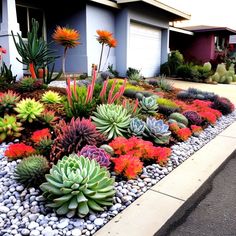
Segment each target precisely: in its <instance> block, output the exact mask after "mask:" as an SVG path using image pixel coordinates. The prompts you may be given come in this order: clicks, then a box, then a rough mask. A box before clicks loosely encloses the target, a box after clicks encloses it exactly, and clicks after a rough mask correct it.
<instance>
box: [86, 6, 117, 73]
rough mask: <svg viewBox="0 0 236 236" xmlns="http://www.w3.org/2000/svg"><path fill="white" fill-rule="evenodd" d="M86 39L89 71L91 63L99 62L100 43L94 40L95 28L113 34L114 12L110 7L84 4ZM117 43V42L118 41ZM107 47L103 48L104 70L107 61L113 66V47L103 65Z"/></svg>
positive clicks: (89, 70)
mask: <svg viewBox="0 0 236 236" xmlns="http://www.w3.org/2000/svg"><path fill="white" fill-rule="evenodd" d="M86 22H87V24H86V31H87V32H86V39H87V56H88V73H89V74H90V73H91V66H92V64H93V63H94V64H97V65H98V64H99V58H100V53H101V44H99V43H98V41H97V40H96V35H97V34H96V30H108V31H110V32H112V33H114V37H116V35H115V14H114V13H113V11H112V9H111V8H109V9H108V8H101V6H95V5H87V6H86ZM118 43H119V42H118ZM107 52H108V47H105V48H104V53H103V60H102V63H101V70H103V68H104V69H105V70H106V68H107V65H108V63H109V64H113V65H114V66H113V67H115V65H116V60H115V49H114V48H112V49H111V52H110V56H109V59H108V63H107V64H106V66H105V67H104V62H105V60H106V57H107Z"/></svg>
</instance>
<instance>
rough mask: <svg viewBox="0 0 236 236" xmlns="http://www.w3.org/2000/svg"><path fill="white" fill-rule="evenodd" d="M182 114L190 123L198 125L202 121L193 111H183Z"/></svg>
mask: <svg viewBox="0 0 236 236" xmlns="http://www.w3.org/2000/svg"><path fill="white" fill-rule="evenodd" d="M183 115H184V116H185V117H186V118H187V119H188V121H189V123H190V125H200V124H201V123H202V118H201V116H200V115H198V113H197V112H195V111H185V112H184V113H183Z"/></svg>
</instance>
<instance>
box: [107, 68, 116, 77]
mask: <svg viewBox="0 0 236 236" xmlns="http://www.w3.org/2000/svg"><path fill="white" fill-rule="evenodd" d="M107 69H108V71H109V72H110V73H112V74H113V76H114V77H118V76H119V73H118V71H116V70H114V69H113V65H109V66H108V67H107Z"/></svg>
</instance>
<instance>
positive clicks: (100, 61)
mask: <svg viewBox="0 0 236 236" xmlns="http://www.w3.org/2000/svg"><path fill="white" fill-rule="evenodd" d="M103 49H104V43H102V50H101V55H100V60H99V66H98V72H99V71H100V68H101V63H102V54H103Z"/></svg>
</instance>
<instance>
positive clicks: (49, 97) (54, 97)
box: [41, 90, 62, 103]
mask: <svg viewBox="0 0 236 236" xmlns="http://www.w3.org/2000/svg"><path fill="white" fill-rule="evenodd" d="M41 100H42V101H43V102H45V103H61V100H62V97H61V96H60V95H59V93H57V92H54V91H51V90H49V91H47V92H45V93H44V94H43V96H42V99H41Z"/></svg>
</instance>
